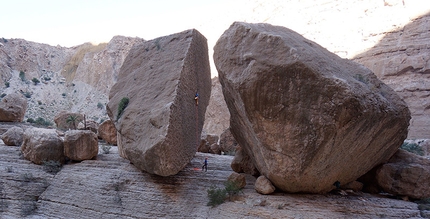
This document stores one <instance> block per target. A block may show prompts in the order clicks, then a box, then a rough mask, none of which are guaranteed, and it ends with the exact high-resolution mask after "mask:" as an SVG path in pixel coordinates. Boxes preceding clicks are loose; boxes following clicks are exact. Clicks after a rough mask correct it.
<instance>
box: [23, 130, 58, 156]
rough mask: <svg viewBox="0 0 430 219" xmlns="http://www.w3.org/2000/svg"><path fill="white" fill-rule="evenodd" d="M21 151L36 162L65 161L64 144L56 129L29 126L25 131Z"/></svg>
mask: <svg viewBox="0 0 430 219" xmlns="http://www.w3.org/2000/svg"><path fill="white" fill-rule="evenodd" d="M21 152H22V155H23V156H24V158H25V159H27V160H30V161H32V162H33V163H35V164H43V162H46V161H51V160H52V161H58V162H60V163H64V160H65V157H64V146H63V141H62V140H61V138H60V136H58V134H57V132H56V131H55V129H44V128H28V129H26V130H25V131H24V137H23V142H22V145H21Z"/></svg>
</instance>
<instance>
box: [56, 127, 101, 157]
mask: <svg viewBox="0 0 430 219" xmlns="http://www.w3.org/2000/svg"><path fill="white" fill-rule="evenodd" d="M98 153H99V146H98V141H97V135H96V134H95V133H94V132H93V131H90V130H70V131H67V132H66V134H65V135H64V155H65V156H66V157H68V158H70V160H75V161H83V160H90V159H92V158H94V157H95V156H97V154H98Z"/></svg>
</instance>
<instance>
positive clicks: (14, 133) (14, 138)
mask: <svg viewBox="0 0 430 219" xmlns="http://www.w3.org/2000/svg"><path fill="white" fill-rule="evenodd" d="M23 135H24V129H22V128H20V127H16V126H14V127H12V128H10V129H8V130H7V131H6V132H5V133H3V135H1V139H2V140H3V142H4V144H5V145H8V146H20V145H21V143H22V139H23Z"/></svg>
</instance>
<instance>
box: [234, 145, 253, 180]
mask: <svg viewBox="0 0 430 219" xmlns="http://www.w3.org/2000/svg"><path fill="white" fill-rule="evenodd" d="M230 166H231V169H232V170H233V171H235V172H236V173H248V174H250V175H253V176H259V175H260V173H259V172H258V170H257V168H255V165H254V162H253V161H252V160H251V157H250V156H249V155H248V154H247V153H246V151H245V150H244V149H242V147H240V146H237V148H236V151H235V154H234V158H233V160H232V161H231V165H230Z"/></svg>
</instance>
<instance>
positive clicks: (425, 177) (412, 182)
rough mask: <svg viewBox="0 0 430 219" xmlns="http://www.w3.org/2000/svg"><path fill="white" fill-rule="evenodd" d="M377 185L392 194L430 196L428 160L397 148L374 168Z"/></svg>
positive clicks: (429, 165)
mask: <svg viewBox="0 0 430 219" xmlns="http://www.w3.org/2000/svg"><path fill="white" fill-rule="evenodd" d="M376 180H377V182H378V185H379V186H380V187H381V188H382V189H383V190H384V191H385V192H388V193H391V194H394V195H402V196H408V197H411V198H414V199H423V198H428V197H430V160H428V159H426V158H425V157H422V156H419V155H416V154H413V153H410V152H407V151H405V150H402V149H399V150H398V151H397V153H395V154H394V156H393V157H391V159H390V160H389V161H388V162H387V163H386V164H383V165H382V166H381V167H379V168H378V169H377V170H376Z"/></svg>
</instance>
